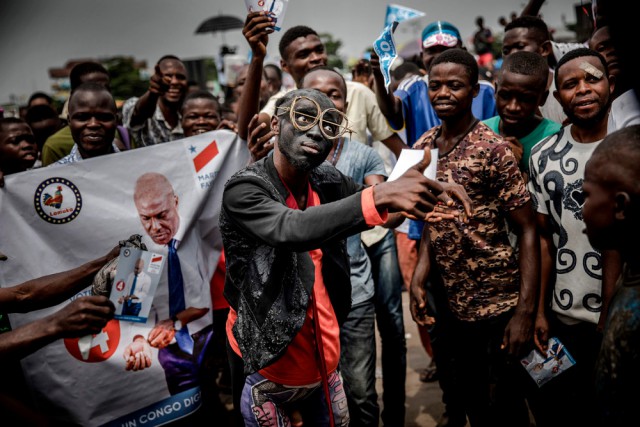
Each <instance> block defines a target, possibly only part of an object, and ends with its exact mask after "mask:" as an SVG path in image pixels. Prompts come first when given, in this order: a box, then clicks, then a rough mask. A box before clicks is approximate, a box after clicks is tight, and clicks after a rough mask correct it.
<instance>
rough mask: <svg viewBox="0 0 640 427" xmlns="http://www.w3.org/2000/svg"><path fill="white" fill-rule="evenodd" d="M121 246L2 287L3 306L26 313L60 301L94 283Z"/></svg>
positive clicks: (7, 309) (0, 290) (8, 311)
mask: <svg viewBox="0 0 640 427" xmlns="http://www.w3.org/2000/svg"><path fill="white" fill-rule="evenodd" d="M119 251H120V247H118V246H117V247H115V248H113V249H112V250H111V252H109V253H108V254H107V255H105V256H103V257H100V258H98V259H95V260H93V261H90V262H88V263H86V264H83V265H81V266H80V267H77V268H74V269H73V270H69V271H63V272H61V273H55V274H50V275H48V276H44V277H39V278H37V279H32V280H29V281H27V282H25V283H22V284H20V285H16V286H13V287H10V288H1V289H0V310H2V311H4V312H6V313H26V312H28V311H33V310H39V309H41V308H45V307H50V306H52V305H56V304H59V303H60V302H62V301H64V300H65V299H66V298H69V297H70V296H72V295H73V294H75V293H77V292H78V291H80V290H82V289H84V288H86V287H87V286H89V285H90V284H91V281H92V280H93V276H94V275H95V274H96V273H97V272H98V271H99V270H100V269H101V268H102V266H104V265H105V264H106V263H107V262H109V261H110V260H112V259H113V258H115V257H117V256H118V254H119Z"/></svg>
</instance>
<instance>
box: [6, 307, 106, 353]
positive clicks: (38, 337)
mask: <svg viewBox="0 0 640 427" xmlns="http://www.w3.org/2000/svg"><path fill="white" fill-rule="evenodd" d="M114 311H115V308H114V306H113V304H112V303H111V301H109V299H108V298H107V297H103V296H91V297H82V298H78V299H76V300H74V301H73V302H71V303H70V304H68V305H67V306H66V307H64V308H62V309H61V310H60V311H57V312H56V313H53V314H52V315H50V316H47V317H45V318H42V319H39V320H36V321H34V322H31V323H29V324H27V325H24V326H21V327H19V328H16V329H14V330H13V331H9V332H5V333H4V334H1V335H0V361H3V360H17V359H21V358H23V357H25V356H27V355H29V354H31V353H33V352H34V351H36V350H38V349H40V348H42V347H44V346H45V345H47V344H50V343H52V342H54V341H55V340H57V339H59V338H76V337H82V336H85V335H90V334H97V333H99V332H100V331H101V330H102V328H104V326H105V325H106V324H107V322H108V321H109V320H110V319H111V318H113V313H114Z"/></svg>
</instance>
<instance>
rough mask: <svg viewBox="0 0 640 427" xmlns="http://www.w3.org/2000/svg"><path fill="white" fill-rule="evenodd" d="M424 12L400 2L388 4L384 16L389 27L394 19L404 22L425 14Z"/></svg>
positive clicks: (385, 23)
mask: <svg viewBox="0 0 640 427" xmlns="http://www.w3.org/2000/svg"><path fill="white" fill-rule="evenodd" d="M425 15H426V14H425V13H424V12H420V11H419V10H415V9H411V8H409V7H405V6H400V5H398V4H390V5H387V14H386V15H385V17H384V26H385V27H388V26H389V25H390V24H391V23H392V22H393V21H396V22H402V21H407V20H409V19H413V18H420V17H422V16H425Z"/></svg>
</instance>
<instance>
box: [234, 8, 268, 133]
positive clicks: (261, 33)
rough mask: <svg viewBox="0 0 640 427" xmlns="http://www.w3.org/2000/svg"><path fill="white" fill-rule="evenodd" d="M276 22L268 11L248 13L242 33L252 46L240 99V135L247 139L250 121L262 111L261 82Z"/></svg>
mask: <svg viewBox="0 0 640 427" xmlns="http://www.w3.org/2000/svg"><path fill="white" fill-rule="evenodd" d="M274 26H275V22H274V21H273V19H272V18H271V17H270V16H269V14H268V13H267V12H263V11H260V12H253V13H250V14H248V15H247V19H246V20H245V23H244V28H243V29H242V34H243V35H244V37H245V39H246V40H247V42H248V43H249V46H250V47H251V62H250V63H249V70H248V72H247V79H246V82H245V84H244V88H243V90H242V94H241V95H240V99H239V101H238V105H239V106H238V135H239V136H240V138H242V139H244V140H247V137H248V133H249V131H248V128H249V122H250V121H251V119H252V118H253V116H254V115H255V114H257V113H258V112H259V111H260V82H261V81H262V72H263V64H264V58H265V56H266V55H267V43H268V42H269V34H271V33H272V32H273V31H274V30H273V27H274Z"/></svg>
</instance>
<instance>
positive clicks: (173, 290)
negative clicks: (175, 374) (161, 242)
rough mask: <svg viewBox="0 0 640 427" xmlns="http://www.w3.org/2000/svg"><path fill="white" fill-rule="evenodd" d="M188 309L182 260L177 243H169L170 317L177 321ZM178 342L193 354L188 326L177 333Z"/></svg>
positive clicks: (182, 348) (173, 241)
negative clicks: (181, 313) (181, 265)
mask: <svg viewBox="0 0 640 427" xmlns="http://www.w3.org/2000/svg"><path fill="white" fill-rule="evenodd" d="M185 308H186V305H185V301H184V281H183V279H182V269H181V268H180V258H179V257H178V252H177V250H176V241H175V239H171V241H170V242H169V316H171V318H172V319H175V316H176V314H178V313H180V312H181V311H183V310H184V309H185ZM176 342H177V343H178V347H180V349H181V350H182V351H184V352H185V353H188V354H193V338H191V335H189V329H188V328H187V325H184V326H183V327H182V328H181V329H180V330H178V331H176Z"/></svg>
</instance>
